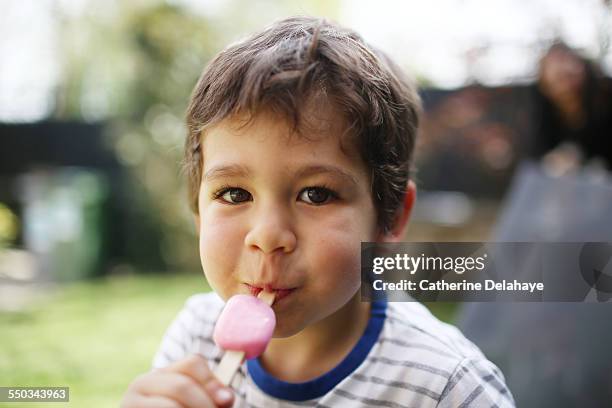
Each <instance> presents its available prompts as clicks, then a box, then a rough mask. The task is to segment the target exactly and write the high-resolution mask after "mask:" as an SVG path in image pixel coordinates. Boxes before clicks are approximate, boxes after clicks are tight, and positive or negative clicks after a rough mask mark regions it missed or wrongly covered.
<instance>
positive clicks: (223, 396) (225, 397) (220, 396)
mask: <svg viewBox="0 0 612 408" xmlns="http://www.w3.org/2000/svg"><path fill="white" fill-rule="evenodd" d="M215 398H216V400H217V402H220V403H225V402H228V401H229V400H231V399H232V393H231V392H230V391H229V390H227V389H225V388H220V389H218V390H217V392H216V393H215Z"/></svg>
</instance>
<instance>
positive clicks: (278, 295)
mask: <svg viewBox="0 0 612 408" xmlns="http://www.w3.org/2000/svg"><path fill="white" fill-rule="evenodd" d="M245 285H246V287H247V289H248V290H249V292H250V293H251V295H253V296H257V295H259V292H261V291H262V290H264V286H255V285H250V284H248V283H245ZM265 288H266V291H268V292H274V295H275V296H274V303H273V305H274V304H276V302H278V301H279V300H281V299H283V298H285V297H287V296H289V295H290V294H291V293H292V292H293V291H294V290H296V289H297V288H274V287H268V286H266V287H265Z"/></svg>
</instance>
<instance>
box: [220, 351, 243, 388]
mask: <svg viewBox="0 0 612 408" xmlns="http://www.w3.org/2000/svg"><path fill="white" fill-rule="evenodd" d="M242 360H244V351H235V350H227V351H226V352H225V354H223V358H222V359H221V362H220V363H219V365H218V366H217V368H216V369H215V376H216V377H217V378H218V379H219V381H221V384H223V385H230V383H231V382H232V378H234V374H236V371H238V368H239V367H240V365H241V364H242Z"/></svg>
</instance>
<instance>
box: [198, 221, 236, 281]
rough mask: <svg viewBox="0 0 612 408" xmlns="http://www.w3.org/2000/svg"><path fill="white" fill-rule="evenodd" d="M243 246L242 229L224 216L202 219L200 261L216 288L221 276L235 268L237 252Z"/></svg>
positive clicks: (228, 273) (226, 274)
mask: <svg viewBox="0 0 612 408" xmlns="http://www.w3.org/2000/svg"><path fill="white" fill-rule="evenodd" d="M241 247H242V240H241V238H240V230H239V228H238V227H237V226H235V225H234V223H232V222H230V221H228V220H227V219H226V220H224V219H223V218H222V217H209V218H203V219H202V228H201V229H200V261H201V263H202V269H203V270H204V273H205V274H206V277H207V278H208V280H209V283H210V284H211V285H212V286H213V288H214V289H215V290H216V289H217V287H218V285H219V284H220V283H221V282H217V281H218V280H219V277H221V276H222V275H223V276H229V275H230V274H231V271H233V270H235V262H236V261H237V259H238V258H239V257H238V256H237V253H238V252H239V250H240V248H241Z"/></svg>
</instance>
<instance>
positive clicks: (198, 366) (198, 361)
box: [162, 354, 234, 407]
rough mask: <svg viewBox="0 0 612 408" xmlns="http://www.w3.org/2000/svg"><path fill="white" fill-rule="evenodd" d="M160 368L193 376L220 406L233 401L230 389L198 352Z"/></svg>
mask: <svg viewBox="0 0 612 408" xmlns="http://www.w3.org/2000/svg"><path fill="white" fill-rule="evenodd" d="M162 370H169V371H173V372H179V373H182V374H185V375H187V376H189V377H191V378H193V379H194V380H195V381H197V382H198V383H199V384H200V385H201V386H202V387H204V389H205V390H206V393H207V394H208V395H209V396H210V397H211V398H213V399H214V401H215V403H216V404H217V405H218V406H220V407H225V406H231V405H232V403H233V400H234V393H233V392H232V389H231V388H229V387H226V386H225V385H223V384H222V383H221V382H220V381H219V380H218V379H217V377H215V375H214V374H213V372H212V371H211V370H210V368H209V367H208V362H207V361H206V359H205V358H204V357H203V356H201V355H199V354H193V355H191V356H189V357H187V358H185V359H183V360H180V361H178V362H176V363H174V364H172V365H170V366H168V367H166V368H165V369H162Z"/></svg>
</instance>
